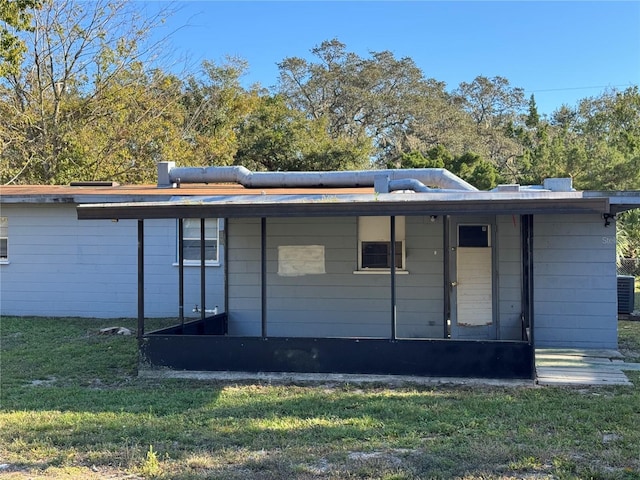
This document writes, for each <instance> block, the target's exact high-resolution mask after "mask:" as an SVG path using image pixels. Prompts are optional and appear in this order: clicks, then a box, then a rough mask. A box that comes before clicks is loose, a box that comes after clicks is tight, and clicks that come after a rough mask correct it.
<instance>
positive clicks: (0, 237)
mask: <svg viewBox="0 0 640 480" xmlns="http://www.w3.org/2000/svg"><path fill="white" fill-rule="evenodd" d="M8 259H9V219H8V218H7V217H0V262H6V261H7V260H8Z"/></svg>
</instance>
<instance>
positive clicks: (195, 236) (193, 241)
mask: <svg viewBox="0 0 640 480" xmlns="http://www.w3.org/2000/svg"><path fill="white" fill-rule="evenodd" d="M182 251H183V255H184V264H185V265H200V263H201V262H200V219H199V218H185V219H183V220H182ZM204 255H205V263H206V264H209V265H212V264H213V265H215V264H217V263H218V219H217V218H207V219H205V223H204ZM178 261H179V259H178Z"/></svg>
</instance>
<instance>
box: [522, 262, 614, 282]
mask: <svg viewBox="0 0 640 480" xmlns="http://www.w3.org/2000/svg"><path fill="white" fill-rule="evenodd" d="M615 271H616V266H615V263H611V262H600V263H580V262H573V263H572V262H554V263H548V262H537V261H535V263H534V266H533V272H534V276H535V278H537V277H538V276H540V275H556V276H562V277H564V276H565V272H569V273H570V274H571V275H572V276H586V277H593V276H612V275H613V276H615Z"/></svg>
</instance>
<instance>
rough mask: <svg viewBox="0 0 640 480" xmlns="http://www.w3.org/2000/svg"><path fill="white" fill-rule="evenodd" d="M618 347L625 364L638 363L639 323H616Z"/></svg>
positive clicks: (639, 357) (639, 355)
mask: <svg viewBox="0 0 640 480" xmlns="http://www.w3.org/2000/svg"><path fill="white" fill-rule="evenodd" d="M618 347H619V349H620V353H622V354H623V355H624V356H625V360H626V361H627V362H640V322H638V321H623V320H620V321H618Z"/></svg>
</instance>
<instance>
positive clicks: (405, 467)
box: [0, 318, 640, 480]
mask: <svg viewBox="0 0 640 480" xmlns="http://www.w3.org/2000/svg"><path fill="white" fill-rule="evenodd" d="M1 321H2V324H1V341H2V344H1V354H2V356H1V357H0V367H1V369H0V387H1V390H0V478H2V479H4V478H9V479H12V478H16V479H18V478H19V479H26V478H43V479H52V478H53V479H62V478H64V479H81V478H82V479H84V478H95V479H98V478H112V479H125V478H126V479H136V478H163V479H178V480H180V479H184V480H187V479H217V478H219V479H316V478H318V479H364V478H380V479H422V478H464V479H472V478H502V479H504V478H535V479H539V478H560V479H564V478H566V479H573V478H598V479H607V478H611V479H638V478H640V375H639V374H633V373H628V375H629V376H630V378H631V379H632V380H633V382H634V385H635V386H634V387H598V388H595V387H594V388H564V387H533V386H529V387H522V386H521V387H513V386H512V387H496V386H454V385H451V386H443V385H432V386H424V385H422V386H420V385H405V386H402V387H395V388H389V387H387V386H385V385H366V386H363V385H349V384H329V383H327V384H321V385H318V384H317V385H295V384H290V385H282V384H273V385H271V384H268V383H258V382H250V383H249V382H247V383H216V382H211V381H184V380H161V381H160V380H150V379H141V378H137V376H136V361H137V357H136V355H137V353H136V340H135V338H134V337H126V336H103V335H98V334H97V332H98V330H99V329H100V328H102V327H107V326H113V325H118V326H125V327H128V328H131V329H134V330H135V325H134V322H133V321H131V320H118V321H115V320H111V321H103V320H78V319H47V318H37V319H27V318H2V320H1ZM620 337H621V339H620V343H621V351H624V353H625V355H628V358H629V359H633V360H640V322H620ZM623 347H624V348H623Z"/></svg>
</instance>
